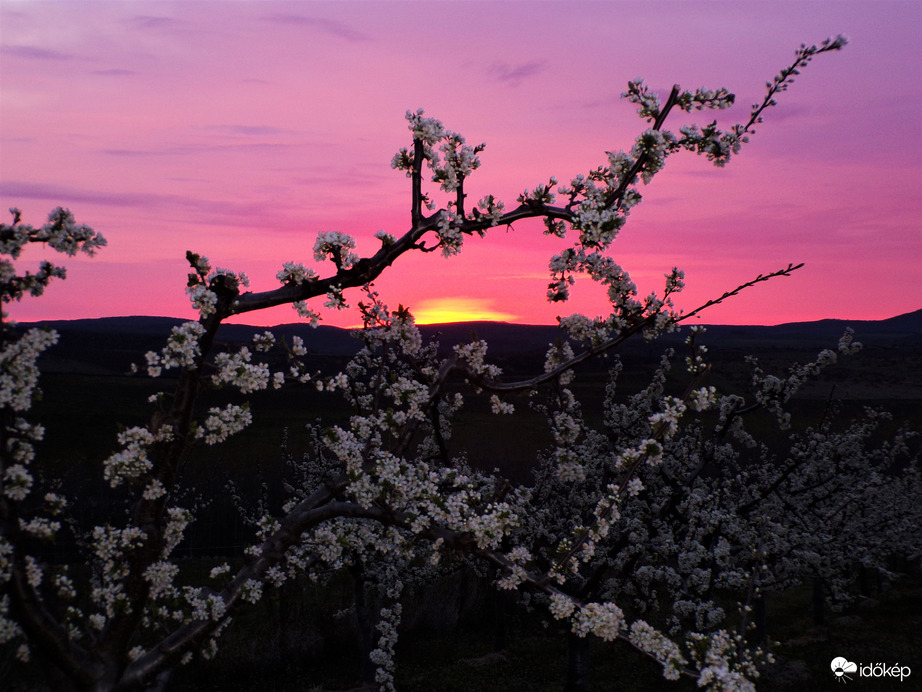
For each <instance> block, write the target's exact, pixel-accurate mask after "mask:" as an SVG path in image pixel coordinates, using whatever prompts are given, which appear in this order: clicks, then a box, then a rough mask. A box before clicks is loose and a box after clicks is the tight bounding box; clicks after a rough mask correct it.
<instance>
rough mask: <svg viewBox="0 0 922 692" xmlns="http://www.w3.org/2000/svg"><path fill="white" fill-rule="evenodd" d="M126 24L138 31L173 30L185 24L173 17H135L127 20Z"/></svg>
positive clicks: (140, 15) (141, 15)
mask: <svg viewBox="0 0 922 692" xmlns="http://www.w3.org/2000/svg"><path fill="white" fill-rule="evenodd" d="M126 23H127V24H129V25H131V26H133V27H135V28H138V29H156V30H159V29H173V28H175V27H178V26H181V25H182V24H184V22H183V21H182V20H180V19H174V18H173V17H154V16H152V15H143V14H139V15H135V16H134V17H131V18H130V19H128V20H126Z"/></svg>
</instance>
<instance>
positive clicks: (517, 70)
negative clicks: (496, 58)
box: [489, 60, 547, 86]
mask: <svg viewBox="0 0 922 692" xmlns="http://www.w3.org/2000/svg"><path fill="white" fill-rule="evenodd" d="M546 69H547V61H546V60H530V61H529V62H523V63H519V64H517V65H510V64H508V63H494V64H492V65H490V70H489V71H490V74H492V75H493V76H494V77H495V78H496V79H498V80H499V81H500V82H504V83H505V84H509V85H510V86H518V85H519V84H521V83H522V82H523V81H524V80H526V79H530V78H531V77H536V76H538V75H539V74H541V73H542V72H544V71H545V70H546Z"/></svg>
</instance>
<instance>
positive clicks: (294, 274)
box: [275, 262, 317, 286]
mask: <svg viewBox="0 0 922 692" xmlns="http://www.w3.org/2000/svg"><path fill="white" fill-rule="evenodd" d="M275 278H276V279H278V280H279V281H280V282H281V283H283V284H287V283H293V284H295V285H296V286H300V285H301V284H303V283H304V282H305V281H313V280H314V279H316V278H317V272H315V271H314V270H313V269H308V268H307V267H305V266H304V265H303V264H300V263H298V262H285V264H283V265H282V269H281V270H280V271H279V273H278V274H276V275H275Z"/></svg>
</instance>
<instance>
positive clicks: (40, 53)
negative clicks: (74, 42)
mask: <svg viewBox="0 0 922 692" xmlns="http://www.w3.org/2000/svg"><path fill="white" fill-rule="evenodd" d="M0 55H8V56H10V57H13V58H26V59H27V60H71V59H73V58H74V57H75V56H74V55H72V54H71V53H62V52H61V51H57V50H48V49H47V48H38V47H37V46H3V47H2V48H0Z"/></svg>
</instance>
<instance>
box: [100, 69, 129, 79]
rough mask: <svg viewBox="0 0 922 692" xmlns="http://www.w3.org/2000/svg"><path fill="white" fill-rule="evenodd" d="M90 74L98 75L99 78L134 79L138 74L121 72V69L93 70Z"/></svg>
mask: <svg viewBox="0 0 922 692" xmlns="http://www.w3.org/2000/svg"><path fill="white" fill-rule="evenodd" d="M90 74H94V75H97V76H99V77H133V76H134V75H136V74H138V73H137V72H135V71H134V70H120V69H111V70H93V71H92V72H90Z"/></svg>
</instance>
